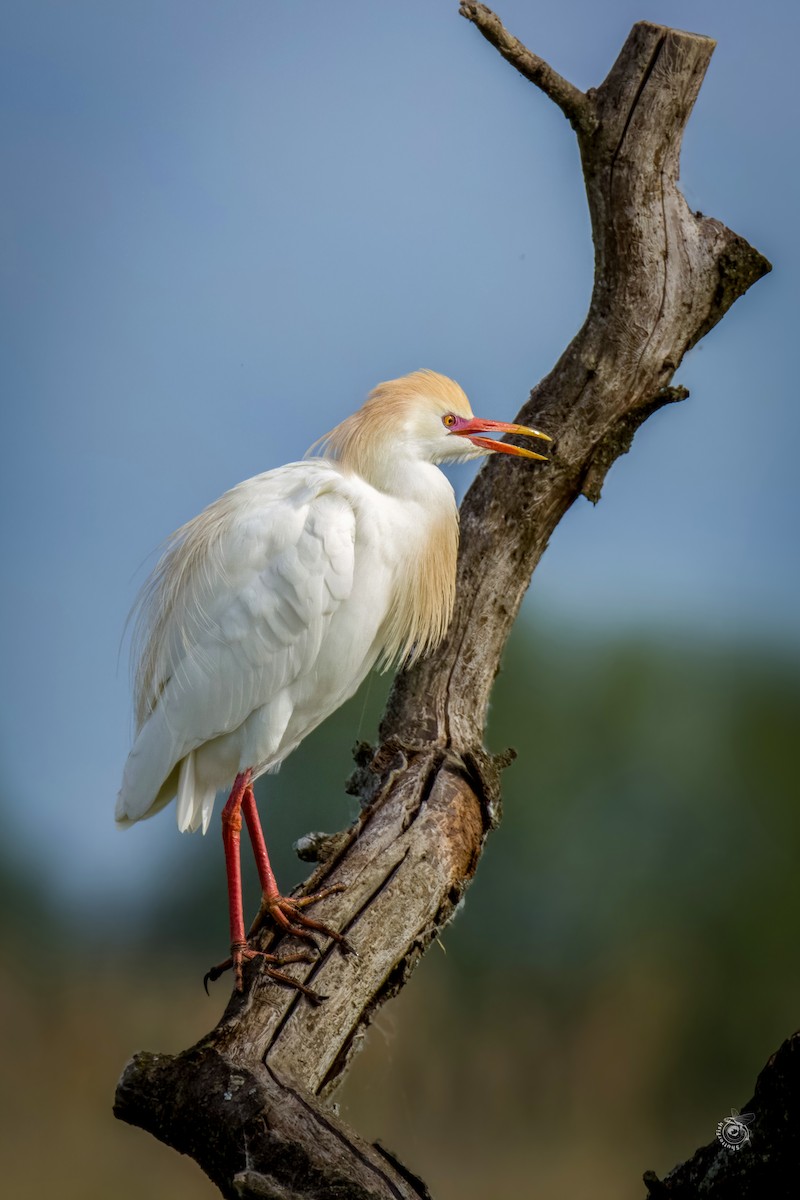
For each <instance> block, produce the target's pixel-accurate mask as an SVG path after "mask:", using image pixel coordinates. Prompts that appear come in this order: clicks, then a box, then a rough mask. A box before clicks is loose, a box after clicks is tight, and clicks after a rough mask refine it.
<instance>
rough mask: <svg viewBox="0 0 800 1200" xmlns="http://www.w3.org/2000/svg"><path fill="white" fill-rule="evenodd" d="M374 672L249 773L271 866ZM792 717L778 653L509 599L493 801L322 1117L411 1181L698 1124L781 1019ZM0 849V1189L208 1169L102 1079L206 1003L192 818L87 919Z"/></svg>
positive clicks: (442, 1187) (560, 1156)
mask: <svg viewBox="0 0 800 1200" xmlns="http://www.w3.org/2000/svg"><path fill="white" fill-rule="evenodd" d="M387 687H388V681H387V680H386V679H383V680H379V679H373V680H372V681H370V683H369V684H368V686H367V687H366V689H365V690H364V691H363V692H362V693H361V694H360V695H359V696H357V697H356V698H355V699H354V700H353V701H352V702H351V703H350V704H348V705H347V706H345V707H344V708H343V709H342V710H340V712H339V713H337V714H336V715H335V716H334V717H333V718H332V719H331V720H330V721H329V722H328V723H327V725H326V726H324V727H323V728H322V729H321V730H318V731H317V733H316V734H315V735H313V736H312V737H311V738H309V739H308V740H307V742H306V743H305V744H304V745H303V747H302V748H301V750H300V751H298V753H297V754H296V755H295V756H294V757H293V758H292V759H291V760H290V761H289V762H288V763H287V764H286V766H285V767H284V769H283V770H282V772H281V773H280V774H279V775H278V776H277V777H276V778H270V779H267V780H262V781H261V783H260V785H259V787H260V793H261V794H260V803H261V809H262V813H263V814H264V815H265V826H266V829H267V834H268V838H269V840H270V844H271V847H273V848H274V861H275V866H276V872H277V874H278V877H279V879H280V880H281V881H282V882H283V883H284V884H285V885H287V886H288V885H291V884H292V883H293V882H295V881H296V880H297V879H299V878H300V877H301V876H302V875H303V874H304V873H305V871H306V867H304V865H303V864H300V863H298V862H297V860H296V859H294V858H293V856H292V853H291V842H292V841H293V840H294V839H296V838H297V837H298V836H300V835H301V834H303V833H305V832H307V831H308V830H310V829H312V828H314V829H318V828H322V829H327V830H329V831H333V830H334V829H337V828H341V827H343V826H344V825H345V824H346V823H347V822H348V820H349V819H350V818H351V817H352V816H353V814H354V811H355V807H356V802H355V801H354V800H352V799H351V798H348V797H346V796H345V795H344V792H343V788H342V783H343V781H344V779H345V778H346V777H347V775H348V773H349V770H350V767H351V762H350V755H349V748H350V746H351V745H352V744H353V743H354V742H355V740H356V739H358V738H369V737H370V736H371V735H372V734H373V733H374V730H375V728H376V726H377V720H378V715H379V712H380V709H381V706H382V702H383V698H384V696H385V693H386V689H387ZM798 729H800V662H798V660H797V659H796V658H792V659H790V660H788V661H783V660H781V658H780V657H779V656H778V655H777V654H766V653H765V652H757V651H756V650H754V649H752V648H748V647H745V646H740V645H732V644H718V645H715V646H709V645H708V644H707V643H702V642H699V641H698V642H696V643H693V642H692V641H691V640H685V639H683V640H681V639H679V638H678V637H677V636H676V637H675V638H674V639H672V640H669V639H667V638H666V637H665V638H662V639H660V640H658V639H653V638H652V637H651V638H647V637H644V636H641V637H634V636H630V637H622V636H613V637H611V636H608V637H603V636H600V635H599V634H597V633H595V634H590V633H588V632H585V631H583V632H578V631H568V630H564V629H555V628H553V627H552V625H546V624H542V625H541V627H538V626H534V627H533V628H532V627H531V626H530V624H528V625H521V626H520V628H519V629H518V630H517V632H516V633H515V635H514V637H513V639H512V641H511V643H510V645H509V648H508V652H507V654H506V656H505V664H504V669H503V671H502V673H501V675H500V677H499V679H498V681H497V685H496V688H495V693H494V700H493V705H492V710H491V715H490V724H489V733H488V741H489V744H490V747H491V748H492V749H495V750H499V749H503V748H504V747H506V746H508V745H512V746H514V747H515V748H516V750H517V754H518V757H517V759H516V761H515V762H514V764H513V765H512V766H511V767H510V768H509V770H508V771H507V773H506V776H505V780H504V817H503V821H502V824H501V826H500V828H499V830H498V831H497V832H496V833H494V834H493V835H492V837H491V838H490V840H489V843H488V845H487V849H486V853H485V856H484V860H483V862H482V863H481V867H480V869H479V872H478V876H477V879H476V882H475V884H474V885H473V887H472V888H471V890H470V892H469V894H468V896H467V902H466V904H465V906H464V910H463V911H462V912H461V913H460V914H459V916H458V917H457V919H456V921H455V922H454V923H453V924H452V926H451V927H450V928H449V929H448V930H446V931H445V933H444V934H443V938H442V941H443V945H444V948H445V949H446V955H443V954H441V952H440V951H439V950H438V949H437V948H436V946H434V947H433V948H432V949H431V952H430V953H429V955H428V956H427V958H426V960H425V961H424V962H423V964H422V966H421V967H420V969H419V971H418V973H417V975H416V977H415V978H414V980H413V981H412V982H411V984H410V985H409V987H407V988H406V989H405V991H404V993H403V995H402V996H401V997H400V998H399V999H398V1000H397V1001H395V1002H393V1003H392V1004H391V1005H390V1006H389V1007H388V1008H387V1009H385V1010H384V1011H383V1012H382V1013H381V1014H379V1016H378V1019H377V1021H376V1024H375V1027H374V1029H373V1031H372V1033H371V1035H370V1038H369V1040H368V1043H369V1044H368V1047H367V1050H366V1052H365V1054H364V1055H363V1056H362V1058H361V1059H360V1060H359V1061H358V1062H357V1063H356V1065H355V1067H354V1069H353V1071H352V1073H351V1076H350V1078H349V1079H348V1082H347V1084H346V1085H345V1088H344V1089H343V1092H342V1098H341V1099H342V1105H343V1111H344V1114H345V1116H346V1117H349V1118H351V1119H352V1120H353V1122H354V1124H356V1125H357V1126H358V1128H359V1129H360V1130H361V1131H362V1132H364V1133H366V1134H367V1135H368V1136H371V1137H380V1138H381V1139H382V1140H383V1141H384V1142H385V1143H386V1144H388V1145H389V1146H391V1147H392V1148H393V1149H394V1150H396V1151H397V1152H398V1153H399V1154H400V1155H401V1157H402V1158H404V1159H405V1160H406V1161H407V1162H408V1164H409V1166H411V1167H412V1168H413V1169H415V1170H417V1171H419V1172H420V1173H421V1174H422V1175H423V1176H424V1177H425V1178H426V1179H427V1181H428V1182H429V1184H430V1186H431V1188H432V1190H433V1193H434V1195H436V1196H437V1197H438V1198H439V1200H448V1198H454V1197H463V1198H465V1200H471V1198H473V1197H474V1198H475V1200H477V1198H478V1197H490V1196H491V1197H495V1196H506V1195H508V1196H511V1195H518V1194H520V1193H521V1192H523V1191H524V1192H525V1193H528V1192H531V1191H534V1192H535V1193H536V1195H537V1196H541V1197H546V1198H549V1197H553V1198H554V1200H555V1198H560V1197H562V1196H564V1195H567V1194H572V1193H574V1192H576V1193H578V1194H581V1195H587V1196H591V1197H592V1198H593V1200H602V1198H603V1197H605V1196H608V1197H611V1196H612V1195H613V1196H614V1197H615V1200H619V1197H626V1196H630V1197H635V1196H639V1195H640V1194H641V1191H642V1187H641V1184H640V1183H639V1182H638V1181H639V1180H640V1178H641V1173H642V1171H643V1170H645V1169H646V1168H648V1167H653V1168H655V1169H656V1170H658V1171H659V1172H663V1171H665V1170H667V1169H668V1168H669V1167H670V1166H672V1165H673V1164H674V1162H676V1161H678V1160H679V1159H681V1158H684V1157H686V1156H687V1155H689V1154H690V1153H691V1152H692V1151H693V1149H694V1147H695V1145H696V1144H697V1143H698V1142H704V1141H708V1140H709V1139H710V1138H711V1137H713V1134H714V1126H715V1124H716V1121H717V1120H719V1119H720V1118H721V1117H722V1116H724V1115H726V1113H727V1112H728V1111H729V1110H730V1108H731V1107H733V1106H736V1107H741V1106H742V1105H743V1104H744V1103H745V1101H746V1100H747V1099H748V1097H749V1095H750V1094H751V1089H752V1083H753V1081H754V1078H755V1075H756V1073H757V1071H758V1070H759V1069H760V1068H761V1066H762V1065H763V1063H764V1061H765V1060H766V1058H767V1057H768V1055H769V1054H770V1053H771V1051H772V1050H773V1049H775V1048H776V1046H777V1045H778V1044H779V1043H780V1041H781V1040H782V1039H783V1038H784V1037H785V1036H786V1035H787V1034H789V1033H790V1032H791V1031H792V1030H793V1028H794V1025H795V1022H796V1013H797V1008H798V1004H797V997H798V993H799V992H800V956H798V953H797V947H796V938H795V928H796V922H797V914H798V911H800V878H799V877H798V872H797V870H796V861H797V857H798V853H799V852H800V805H798V804H797V796H796V793H797V787H796V782H795V780H796V746H797V738H798ZM160 819H162V820H163V821H164V825H165V837H166V836H169V835H171V834H172V830H173V825H172V823H171V821H170V819H169V817H167V816H166V815H165V816H164V817H163V818H160ZM128 836H130V837H135V832H134V833H131V834H130V835H128ZM5 855H6V857H5V858H4V859H2V860H0V898H2V900H3V906H2V913H3V915H2V919H1V924H0V927H1V928H2V930H3V935H4V942H5V948H4V954H3V964H4V965H3V972H4V976H5V980H4V986H3V990H2V993H1V994H2V996H3V1001H2V1003H3V1007H4V1010H5V1011H4V1016H5V1018H6V1022H5V1028H6V1029H9V1028H13V1029H14V1030H16V1036H15V1037H14V1039H13V1044H12V1045H11V1047H10V1050H9V1053H8V1054H7V1056H6V1066H7V1068H8V1070H9V1072H10V1074H9V1078H10V1079H11V1080H12V1082H13V1084H14V1089H15V1090H14V1094H15V1096H16V1103H15V1104H14V1106H13V1117H12V1120H11V1131H12V1134H13V1136H12V1137H11V1138H10V1139H5V1140H4V1141H5V1150H4V1151H3V1155H4V1159H5V1160H7V1161H3V1163H2V1165H1V1166H0V1170H2V1174H3V1178H4V1179H6V1180H8V1181H9V1188H10V1194H14V1195H38V1194H47V1193H48V1192H50V1191H53V1190H58V1192H59V1194H60V1195H62V1196H64V1197H67V1198H69V1197H72V1196H73V1195H74V1196H75V1197H76V1198H77V1197H78V1196H80V1197H81V1198H88V1200H91V1198H92V1197H95V1196H97V1197H100V1196H103V1197H105V1196H108V1195H110V1194H113V1195H114V1196H118V1197H121V1198H122V1200H125V1197H128V1196H131V1197H133V1196H137V1195H139V1194H141V1192H143V1191H146V1193H147V1194H148V1195H149V1196H151V1197H155V1198H158V1197H161V1196H164V1197H166V1196H168V1195H169V1196H170V1197H172V1198H175V1197H181V1196H184V1195H185V1196H187V1197H188V1196H192V1197H199V1196H203V1195H208V1196H211V1195H213V1194H215V1193H214V1191H213V1189H212V1188H211V1187H210V1185H208V1184H207V1183H205V1181H204V1180H203V1179H202V1178H201V1176H200V1175H199V1172H198V1171H197V1170H196V1168H194V1167H193V1166H192V1164H186V1163H182V1162H180V1161H179V1160H178V1158H177V1156H175V1155H174V1154H172V1153H171V1152H169V1151H167V1150H165V1149H164V1148H162V1147H159V1146H157V1145H156V1144H155V1143H154V1142H152V1141H151V1140H150V1139H148V1138H146V1136H145V1135H143V1134H141V1133H139V1132H138V1131H132V1130H127V1129H123V1128H122V1127H118V1126H117V1125H116V1123H115V1122H114V1121H113V1119H112V1117H111V1112H110V1104H111V1097H112V1094H113V1088H114V1084H115V1081H116V1077H117V1075H118V1073H119V1071H120V1070H121V1068H122V1066H123V1064H124V1061H125V1059H126V1057H128V1055H129V1054H130V1053H132V1052H133V1051H134V1050H136V1049H139V1048H144V1047H147V1048H149V1049H160V1050H177V1049H179V1048H182V1047H183V1046H185V1045H188V1044H189V1043H190V1042H191V1041H192V1040H193V1039H195V1038H197V1037H198V1036H200V1035H201V1034H202V1033H203V1032H205V1031H206V1029H207V1028H209V1027H210V1026H211V1025H212V1024H213V1023H214V1021H215V1019H216V1016H217V1014H218V1012H219V1011H220V1008H221V1006H222V1004H223V1003H224V999H225V994H224V991H225V989H224V985H222V984H217V989H218V990H217V991H216V992H215V993H214V997H213V999H212V1001H211V1002H209V1001H207V1000H206V999H205V996H204V995H203V992H202V988H201V985H200V979H201V976H202V974H203V971H204V970H205V968H206V967H207V966H208V965H209V964H210V963H211V962H212V961H215V960H216V959H218V958H219V957H221V956H222V954H223V953H224V948H225V942H226V937H227V920H226V909H225V884H224V869H223V862H222V853H221V849H220V846H219V840H218V838H217V837H209V838H206V839H203V838H191V839H178V838H176V854H175V861H174V869H172V870H171V871H170V873H169V876H168V877H166V878H164V877H160V878H155V877H153V878H151V879H150V880H149V882H148V888H147V893H148V894H147V899H146V902H145V901H143V902H142V905H141V908H140V910H139V911H138V912H131V913H130V914H129V915H128V917H127V918H126V920H125V921H124V922H121V923H119V924H118V926H117V927H115V928H114V929H113V931H110V930H109V929H108V928H107V927H103V926H102V925H98V927H97V928H96V929H95V930H88V931H87V930H86V929H84V930H80V929H76V928H75V927H74V926H73V925H66V924H65V923H64V922H63V921H61V920H60V918H59V905H58V898H57V897H54V896H48V895H47V893H46V891H43V890H42V887H41V886H40V881H38V880H37V884H36V887H35V888H33V887H32V886H31V884H30V883H29V882H27V881H26V875H25V873H24V872H23V871H22V870H21V868H20V866H19V864H15V863H14V862H13V861H9V859H8V848H6V851H5ZM247 887H248V889H249V896H250V900H251V904H252V906H253V907H254V906H255V904H256V897H257V886H256V884H255V880H254V878H253V876H252V874H251V875H250V877H249V878H248V880H247ZM23 913H25V914H30V919H28V917H26V918H25V919H22V914H23ZM32 929H35V930H36V933H37V936H36V938H35V939H33V938H32V937H31V936H30V935H31V930H32ZM43 930H45V931H47V937H46V939H45V944H46V945H47V946H49V947H51V949H48V950H47V952H42V950H41V946H42V939H41V937H40V934H41V931H43ZM45 1125H46V1126H47V1127H48V1128H49V1130H50V1133H51V1138H53V1139H54V1141H53V1145H54V1146H55V1150H54V1152H53V1154H52V1155H51V1156H48V1159H47V1161H39V1160H38V1159H37V1157H36V1155H37V1145H38V1139H39V1137H40V1135H41V1130H42V1127H43V1126H45ZM754 1136H757V1130H755V1131H754ZM32 1163H33V1164H34V1165H35V1172H34V1174H33V1176H32V1175H31V1173H30V1172H31V1166H32ZM73 1176H74V1178H75V1182H74V1184H71V1183H69V1182H68V1180H69V1178H72V1177H73ZM32 1178H35V1179H36V1186H35V1187H34V1188H31V1179H32Z"/></svg>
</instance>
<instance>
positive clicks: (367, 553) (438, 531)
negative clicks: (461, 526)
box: [116, 371, 550, 990]
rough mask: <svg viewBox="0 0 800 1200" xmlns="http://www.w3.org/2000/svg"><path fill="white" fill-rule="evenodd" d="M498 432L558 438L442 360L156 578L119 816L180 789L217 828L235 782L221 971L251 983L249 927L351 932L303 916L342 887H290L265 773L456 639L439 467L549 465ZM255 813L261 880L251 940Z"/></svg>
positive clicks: (148, 594)
mask: <svg viewBox="0 0 800 1200" xmlns="http://www.w3.org/2000/svg"><path fill="white" fill-rule="evenodd" d="M486 433H513V434H522V435H525V436H527V437H534V438H543V439H544V440H546V441H549V440H550V439H549V438H548V437H547V435H546V434H544V433H539V432H537V431H536V430H535V429H527V428H525V427H524V426H520V425H507V424H502V423H501V422H499V421H485V420H482V419H480V418H478V417H474V416H473V415H472V410H471V409H470V406H469V401H468V400H467V397H466V395H465V394H464V392H463V391H462V390H461V388H460V387H459V385H458V384H457V383H455V382H454V381H453V380H452V379H448V378H446V377H445V376H444V375H439V374H437V373H436V372H434V371H415V372H414V373H413V374H411V375H406V376H404V377H403V378H402V379H394V380H391V381H390V382H388V383H381V384H379V385H378V387H376V388H375V390H374V391H373V392H372V393H371V394H370V396H369V397H368V399H367V400H366V402H365V403H364V405H363V406H362V407H361V408H360V409H359V410H358V411H357V412H355V413H353V415H352V416H350V417H348V418H347V419H346V420H345V421H343V422H342V424H341V425H338V426H337V427H336V429H334V430H333V431H332V432H331V433H329V434H328V435H327V436H326V437H324V438H322V439H321V441H320V442H318V443H316V444H315V445H314V446H312V448H311V450H310V451H309V454H313V457H308V456H307V457H306V458H305V459H304V460H303V461H302V462H296V463H290V464H289V465H288V466H285V467H278V468H277V469H276V470H273V471H267V472H265V473H264V474H262V475H256V476H255V477H254V478H252V479H246V480H245V481H244V482H243V483H240V484H238V486H236V487H234V488H233V489H232V490H231V491H229V492H226V493H225V495H224V496H221V497H220V499H219V500H217V501H215V502H214V503H213V504H212V505H210V506H209V507H208V508H207V509H205V511H204V512H202V513H200V515H199V516H197V517H195V518H194V520H192V521H189V522H188V523H187V524H186V525H184V526H183V527H182V528H181V529H179V530H178V531H177V532H176V533H175V534H173V535H172V537H171V538H170V539H169V541H168V543H167V549H166V551H165V553H164V555H163V557H162V558H161V560H160V562H159V563H158V565H157V566H156V568H155V571H154V572H153V575H152V576H151V578H150V580H149V582H148V583H147V585H146V586H145V589H144V593H143V596H142V599H141V601H140V606H139V615H138V622H137V629H138V635H139V637H138V644H139V648H140V654H139V657H138V666H137V671H136V686H135V692H136V696H135V702H136V724H137V736H136V740H135V743H134V746H133V749H132V750H131V752H130V756H129V758H128V761H127V764H126V766H125V772H124V777H123V781H122V788H121V790H120V793H119V798H118V800H117V808H116V819H117V821H118V822H119V823H120V824H122V825H129V824H131V823H133V822H134V821H139V820H141V819H142V818H144V817H150V816H152V815H153V814H154V813H156V812H158V811H159V809H161V808H163V807H164V806H165V805H166V804H168V803H169V802H170V801H171V800H173V799H175V798H177V818H178V828H179V829H180V830H182V831H185V830H195V829H198V828H200V827H202V830H203V832H204V833H205V832H206V830H207V829H208V824H209V821H210V820H211V813H212V810H213V807H214V800H215V797H216V794H217V792H218V791H219V790H220V789H223V788H225V789H227V788H229V787H230V786H231V782H232V781H234V782H233V790H232V791H231V793H230V797H229V799H228V802H227V804H226V805H225V807H224V809H223V813H222V831H223V842H224V846H225V860H226V867H227V874H228V897H229V910H230V928H231V956H230V958H229V959H228V960H226V962H225V963H222V964H220V966H219V967H218V968H213V969H212V971H211V972H210V975H211V976H212V977H213V978H216V977H217V975H218V974H219V973H220V972H221V971H222V970H224V969H226V968H227V967H229V966H232V967H233V970H234V975H235V982H236V987H237V989H238V990H241V988H242V966H243V964H244V963H245V962H246V961H248V960H249V959H251V958H253V957H254V956H255V955H256V954H257V953H258V952H256V951H254V950H252V949H251V948H250V946H249V944H248V936H252V935H253V933H254V931H255V930H256V929H257V928H258V927H259V926H260V925H261V924H262V922H263V921H264V919H265V918H266V917H267V916H270V917H271V918H272V919H273V920H274V921H276V922H277V923H278V925H280V926H282V927H283V928H284V929H285V930H287V931H289V932H290V933H292V934H295V935H297V936H300V937H305V938H307V939H309V940H311V941H313V940H314V939H313V935H312V934H311V933H310V931H311V930H318V931H321V932H322V933H324V934H326V935H330V936H331V937H334V938H336V939H337V940H338V941H340V942H343V940H344V939H342V938H341V935H339V934H337V933H335V931H333V930H331V929H329V928H328V927H327V926H324V925H322V924H321V923H320V922H317V921H313V920H311V919H310V918H309V917H307V916H306V915H304V913H303V911H302V910H303V908H304V907H305V906H306V905H308V904H309V903H312V902H314V901H315V900H318V899H320V898H321V896H323V895H326V894H328V893H329V892H330V890H331V889H326V890H325V891H324V892H320V893H318V894H317V895H316V896H312V897H306V898H305V899H303V900H293V899H290V898H288V897H285V896H282V895H281V894H280V892H279V890H278V887H277V884H276V882H275V877H274V875H273V873H272V869H271V867H270V863H269V857H268V855H267V850H266V846H265V843H264V837H263V834H262V832H261V827H260V824H259V820H258V813H257V810H256V805H255V797H254V795H253V787H252V785H253V781H254V780H255V779H257V778H258V776H259V775H262V774H263V773H264V772H265V771H275V770H277V768H278V767H279V765H280V764H281V762H282V761H283V760H284V759H285V758H286V756H287V755H288V754H290V753H291V752H292V750H294V749H295V747H296V746H298V745H299V744H300V742H301V741H302V740H303V738H304V737H305V736H306V735H307V734H309V733H310V732H311V731H312V729H314V728H315V727H316V726H317V725H319V723H320V722H321V721H323V720H324V719H325V718H326V717H327V716H329V715H330V713H332V712H333V711H334V710H335V709H337V708H338V707H339V705H340V704H342V703H344V701H345V700H347V699H348V697H350V696H352V695H353V693H354V692H355V690H356V688H357V687H358V685H359V684H360V683H361V681H362V680H363V679H364V677H365V675H366V674H367V673H368V671H369V670H370V669H371V667H373V666H374V665H375V664H376V663H377V664H380V665H382V666H384V667H388V666H389V665H391V664H393V663H404V664H408V663H411V662H413V661H414V660H415V659H416V658H418V657H419V656H420V655H422V654H425V653H426V652H427V651H429V650H431V649H432V648H433V647H434V646H436V645H437V644H438V643H439V642H440V641H441V639H442V637H443V636H444V633H445V631H446V629H447V626H448V622H449V620H450V616H451V613H452V608H453V599H454V590H455V569H456V549H457V543H458V513H457V509H456V504H455V497H454V495H453V489H452V487H451V486H450V484H449V482H448V481H447V479H446V478H445V476H444V475H443V474H442V472H441V471H440V470H438V467H437V465H436V464H437V463H448V462H458V461H459V460H464V459H469V458H475V457H477V456H478V455H481V454H486V453H488V452H490V451H493V450H494V451H501V452H503V453H505V454H513V455H517V456H522V457H526V458H535V459H542V458H543V456H542V455H540V454H535V453H534V452H533V451H532V450H527V449H522V448H521V447H519V446H515V445H512V444H510V443H508V442H496V441H493V440H491V439H490V438H486V437H483V436H481V435H482V434H486ZM242 814H244V818H245V821H246V823H247V828H248V832H249V834H250V839H251V842H252V844H253V850H254V853H255V857H256V862H257V865H258V871H259V876H260V880H261V887H262V902H261V908H260V910H259V915H258V917H257V918H256V922H255V923H254V925H253V926H252V927H251V930H250V934H249V935H248V936H246V935H245V927H244V918H243V909H242V893H241V867H240V859H239V841H240V833H241V826H242ZM314 944H315V945H316V943H314ZM263 957H264V958H266V959H268V961H270V962H272V963H275V962H277V963H280V962H286V961H297V959H298V958H304V957H306V956H304V955H295V956H293V958H289V959H287V958H284V959H276V958H275V957H274V956H269V955H263ZM267 969H268V970H269V972H270V974H272V975H273V976H274V977H275V978H277V979H281V980H283V981H285V982H289V983H291V982H293V981H292V980H291V979H290V978H289V977H288V976H286V975H284V974H282V973H281V972H280V971H279V970H277V969H275V968H274V967H273V968H267ZM295 986H298V985H295Z"/></svg>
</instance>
